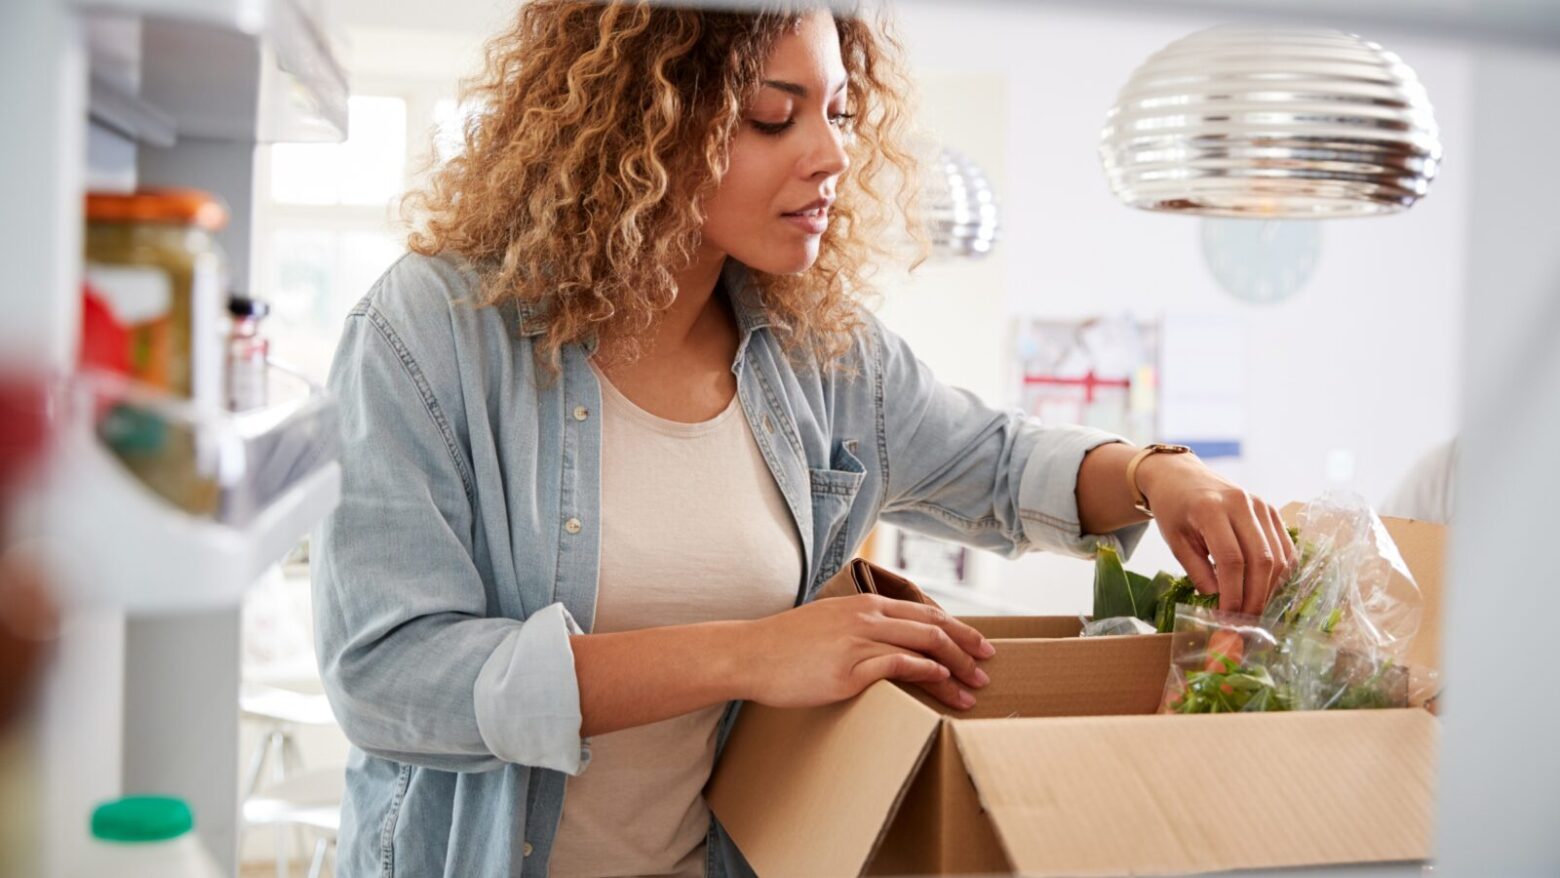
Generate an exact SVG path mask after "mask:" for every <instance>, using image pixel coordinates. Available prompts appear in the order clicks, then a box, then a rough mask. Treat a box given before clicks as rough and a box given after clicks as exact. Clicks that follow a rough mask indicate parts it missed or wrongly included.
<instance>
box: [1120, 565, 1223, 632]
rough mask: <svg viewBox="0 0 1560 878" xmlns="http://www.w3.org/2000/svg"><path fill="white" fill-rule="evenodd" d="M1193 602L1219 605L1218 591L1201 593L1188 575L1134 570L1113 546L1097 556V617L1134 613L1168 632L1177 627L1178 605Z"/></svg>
mask: <svg viewBox="0 0 1560 878" xmlns="http://www.w3.org/2000/svg"><path fill="white" fill-rule="evenodd" d="M1177 604H1191V605H1192V606H1197V607H1217V606H1218V605H1219V596H1218V595H1217V594H1209V595H1204V594H1198V593H1197V588H1196V586H1193V585H1192V581H1191V580H1190V579H1187V578H1186V577H1184V576H1175V575H1172V574H1169V573H1165V572H1163V571H1161V572H1160V573H1159V574H1158V575H1157V576H1155V577H1154V578H1153V579H1149V578H1148V577H1146V576H1144V575H1142V574H1141V573H1133V572H1132V571H1130V570H1128V569H1126V568H1125V567H1124V566H1123V565H1122V563H1121V555H1120V554H1119V553H1117V551H1116V550H1115V549H1114V548H1112V547H1110V546H1100V547H1099V550H1098V551H1097V552H1095V555H1094V618H1096V619H1111V618H1116V617H1119V616H1131V617H1133V618H1137V619H1142V620H1143V621H1144V622H1147V623H1148V624H1150V625H1153V626H1154V630H1156V631H1158V632H1160V633H1161V634H1167V633H1169V632H1171V631H1173V630H1175V607H1176V605H1177Z"/></svg>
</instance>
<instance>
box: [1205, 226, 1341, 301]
mask: <svg viewBox="0 0 1560 878" xmlns="http://www.w3.org/2000/svg"><path fill="white" fill-rule="evenodd" d="M1202 248H1203V260H1204V261H1205V262H1207V263H1208V270H1209V271H1211V272H1212V273H1213V277H1214V279H1215V280H1217V281H1218V282H1219V286H1221V287H1223V288H1224V289H1225V290H1226V291H1227V292H1229V294H1230V295H1232V296H1234V297H1235V298H1237V299H1240V300H1242V301H1246V302H1257V303H1272V302H1282V301H1283V300H1285V299H1287V298H1289V297H1290V296H1293V295H1294V294H1295V293H1297V292H1299V290H1300V288H1301V287H1303V286H1305V283H1306V281H1308V280H1310V278H1311V274H1312V272H1313V271H1315V269H1316V262H1317V259H1318V258H1319V257H1320V255H1321V248H1322V232H1321V227H1320V224H1319V223H1318V222H1317V221H1316V220H1267V219H1227V218H1224V217H1208V218H1206V219H1204V220H1203V221H1202Z"/></svg>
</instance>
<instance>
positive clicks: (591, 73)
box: [403, 0, 926, 373]
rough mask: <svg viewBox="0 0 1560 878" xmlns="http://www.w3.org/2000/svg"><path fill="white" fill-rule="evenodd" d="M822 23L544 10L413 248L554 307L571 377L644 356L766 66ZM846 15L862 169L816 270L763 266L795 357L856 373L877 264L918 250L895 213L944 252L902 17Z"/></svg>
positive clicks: (683, 11) (499, 50) (793, 17)
mask: <svg viewBox="0 0 1560 878" xmlns="http://www.w3.org/2000/svg"><path fill="white" fill-rule="evenodd" d="M803 12H804V9H803V8H802V7H801V6H800V5H790V6H788V7H786V8H779V7H776V8H771V9H767V10H764V11H756V12H755V11H749V12H729V11H713V10H707V9H687V8H673V7H666V6H651V5H649V4H647V3H645V2H636V3H624V2H610V3H598V2H588V0H531V2H528V3H526V4H525V5H524V6H523V8H522V9H521V10H520V12H519V15H518V16H517V18H516V20H515V22H514V24H513V25H512V26H511V27H509V28H508V29H507V30H505V31H503V32H502V33H500V34H499V35H497V36H496V37H494V38H493V39H492V40H491V41H489V43H488V44H487V48H486V63H485V66H484V69H483V72H482V73H481V74H479V75H478V76H477V77H475V78H473V79H471V80H468V81H467V82H465V83H464V84H463V89H462V97H463V100H466V101H470V102H472V103H473V104H475V105H477V106H480V107H482V108H483V109H482V111H481V112H480V113H478V114H477V115H476V116H474V117H473V118H472V119H471V121H470V122H468V124H467V125H466V129H465V132H464V140H465V143H464V148H463V150H462V151H461V153H460V154H459V155H457V156H456V157H454V158H453V159H451V160H450V161H448V162H447V163H446V164H444V165H443V166H441V167H438V168H436V169H434V170H433V171H432V172H431V174H430V175H429V177H428V178H427V181H426V183H425V184H424V185H422V186H421V187H419V188H417V189H415V190H414V191H412V192H411V193H410V194H409V195H408V196H407V197H406V199H405V200H404V201H403V209H404V210H405V211H406V213H407V215H408V218H409V219H410V220H411V222H412V225H413V231H412V232H411V234H410V235H409V237H408V242H407V243H408V245H409V247H410V248H411V249H412V250H413V251H415V252H418V253H421V254H424V255H430V256H433V255H440V254H452V255H455V256H458V257H460V258H462V259H464V260H465V261H466V262H467V263H468V264H470V265H472V266H473V267H474V268H475V269H476V270H477V273H478V275H479V277H481V279H482V284H481V291H480V300H481V304H483V305H496V304H501V303H504V302H508V301H531V302H536V301H540V300H542V299H544V298H547V297H553V298H554V301H553V303H552V306H553V307H552V309H551V312H550V319H549V320H548V324H547V330H546V332H545V334H544V335H542V336H541V337H540V338H539V340H538V348H537V354H538V359H539V360H540V361H541V362H543V363H544V364H546V366H547V368H548V370H549V371H551V372H553V373H556V371H557V369H558V368H559V364H560V362H561V360H560V357H559V352H560V349H561V348H562V347H563V346H565V345H567V344H570V343H574V342H579V341H582V340H584V339H586V338H588V337H590V336H592V335H595V334H599V335H600V336H602V337H606V338H611V339H613V341H614V347H615V348H616V349H617V351H618V353H619V354H620V355H622V356H623V358H625V359H633V358H634V357H637V356H639V355H640V354H641V353H642V352H643V345H642V339H643V338H644V337H645V336H646V332H647V330H648V329H650V327H651V326H652V325H654V323H655V321H656V320H657V318H658V317H659V315H660V314H661V313H662V312H663V311H664V310H665V309H666V308H667V307H669V306H670V305H671V303H672V301H673V300H674V299H675V298H676V294H677V287H676V282H675V276H676V273H677V272H678V271H679V270H680V269H682V268H684V267H686V266H687V265H689V264H691V262H692V260H693V258H694V256H695V254H696V253H697V250H698V245H699V239H700V229H701V227H702V225H703V222H704V214H703V210H702V206H701V205H702V203H703V201H704V199H705V198H706V197H708V196H709V195H711V194H712V193H713V192H714V191H715V189H716V187H717V186H718V185H719V183H720V180H721V177H722V176H723V174H724V173H725V170H726V168H727V165H728V159H729V145H730V142H731V138H732V136H733V135H734V134H735V132H736V130H737V126H738V125H739V124H740V122H741V121H742V110H743V107H744V106H745V104H746V103H747V101H748V100H749V99H750V98H751V97H752V95H753V94H755V93H756V91H757V89H758V87H759V82H760V79H761V77H762V71H763V65H764V62H765V59H766V58H767V56H768V54H769V52H770V49H771V48H772V47H773V46H774V44H775V42H776V41H777V39H778V38H779V37H780V36H782V35H783V34H785V33H786V32H788V31H789V30H792V29H794V28H795V27H796V26H797V23H798V22H799V20H800V18H801V17H802V14H803ZM834 18H835V25H836V28H837V29H838V32H839V38H840V53H841V56H842V58H843V61H844V65H845V69H846V72H847V75H848V78H849V84H848V86H847V100H848V102H849V104H850V106H851V107H852V110H853V112H854V114H855V119H854V125H853V126H852V133H851V136H850V137H848V138H847V139H846V145H845V148H846V152H847V154H848V155H849V157H850V161H851V169H850V171H848V172H847V173H846V174H845V175H844V176H843V177H842V178H841V180H840V185H839V190H838V193H837V195H838V200H837V201H836V203H835V205H834V207H833V208H832V209H831V214H830V223H829V226H828V229H827V231H825V232H824V234H823V237H822V239H821V242H820V246H819V256H818V260H817V262H816V264H815V265H814V266H813V267H812V268H811V269H809V270H807V271H805V272H802V273H800V274H797V275H790V276H781V275H767V274H763V273H760V272H757V271H754V272H753V274H754V279H755V281H756V282H757V283H758V285H759V288H760V290H761V291H762V294H763V295H762V298H763V301H764V307H765V309H766V311H767V312H768V316H769V318H770V320H771V323H772V325H773V326H774V328H775V329H776V331H777V335H778V336H779V337H780V339H781V342H782V344H783V346H784V347H785V348H786V349H787V350H788V351H789V352H790V353H791V354H792V355H793V356H797V357H799V359H801V360H804V361H805V360H808V359H811V360H812V361H813V362H816V363H819V364H834V363H836V361H838V360H839V359H840V358H841V357H842V355H843V354H844V353H845V352H846V351H847V350H848V349H849V348H850V346H851V343H852V337H853V335H854V334H855V332H856V331H857V330H858V329H859V328H860V327H861V322H862V321H861V316H860V307H859V302H860V301H861V299H862V298H863V297H864V296H868V295H872V294H873V293H874V291H873V290H872V288H871V286H870V284H869V277H870V275H871V274H872V273H873V270H874V268H875V266H874V263H875V262H877V261H879V260H882V259H887V258H891V257H892V256H893V255H895V254H896V253H898V252H899V251H898V250H897V249H896V248H895V247H894V246H892V245H884V243H883V242H884V241H885V240H886V241H894V240H896V237H895V236H892V235H887V236H885V235H884V234H882V233H883V232H885V231H887V229H888V227H889V226H890V225H892V224H893V221H894V220H895V219H896V218H899V219H902V220H903V221H904V224H905V229H906V231H907V232H908V233H909V237H910V239H912V240H914V241H916V242H919V243H920V244H921V247H920V253H919V254H918V256H919V257H924V254H925V250H926V248H925V236H924V231H923V230H922V229H921V227H920V225H919V222H918V221H916V219H914V218H915V217H916V216H917V206H916V198H915V190H916V183H915V180H916V174H915V161H914V159H913V156H912V153H911V151H910V150H909V148H908V147H907V146H905V145H904V140H905V138H906V134H907V132H908V121H909V118H910V115H911V114H910V110H909V108H908V105H907V100H908V99H907V96H908V95H909V94H910V89H909V88H908V78H907V77H906V76H905V75H904V73H903V71H902V69H901V67H900V66H899V62H898V58H897V55H898V54H899V51H900V44H899V42H898V41H897V39H896V38H895V37H894V36H893V34H892V33H891V31H890V29H889V28H890V22H889V21H888V20H887V17H886V13H884V12H880V13H879V15H878V16H877V18H878V20H877V21H876V22H868V21H867V20H865V18H864V17H863V16H861V15H860V14H855V13H853V14H840V13H838V12H836V13H835V14H834ZM897 240H903V239H902V238H898V239H897ZM917 261H919V258H918V259H917Z"/></svg>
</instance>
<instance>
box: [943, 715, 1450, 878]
mask: <svg viewBox="0 0 1560 878" xmlns="http://www.w3.org/2000/svg"><path fill="white" fill-rule="evenodd" d="M952 725H953V731H954V735H955V741H956V742H957V744H958V747H959V752H960V754H961V756H962V757H963V760H964V765H965V768H966V770H967V771H968V772H969V773H970V777H971V779H972V780H973V781H974V784H975V787H976V789H977V790H978V791H979V794H980V800H981V805H982V806H983V807H984V808H985V809H986V811H987V812H988V814H989V815H990V817H991V819H992V821H993V823H994V824H995V825H996V827H997V834H998V836H999V837H1000V838H1001V839H1002V844H1003V847H1004V849H1005V850H1006V851H1007V854H1008V857H1009V859H1010V860H1011V861H1012V863H1013V865H1014V867H1015V869H1016V870H1017V871H1019V872H1022V873H1024V874H1027V875H1042V876H1049V875H1119V874H1134V875H1165V874H1179V873H1186V872H1200V871H1210V870H1221V869H1256V868H1272V867H1283V866H1303V865H1313V864H1321V863H1363V862H1382V861H1398V860H1422V859H1427V858H1428V857H1429V856H1430V853H1431V850H1430V847H1431V845H1430V843H1431V828H1432V819H1433V815H1432V807H1433V798H1434V797H1433V789H1432V785H1433V777H1434V770H1435V764H1434V761H1435V748H1436V741H1437V734H1438V732H1437V727H1436V723H1435V718H1434V717H1432V716H1431V715H1430V714H1428V713H1426V712H1424V711H1422V710H1413V709H1406V710H1375V711H1365V710H1360V711H1337V712H1314V713H1275V714H1225V715H1219V716H1141V717H1068V718H1054V719H1014V720H1000V719H995V720H967V721H957V722H954V723H952Z"/></svg>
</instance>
